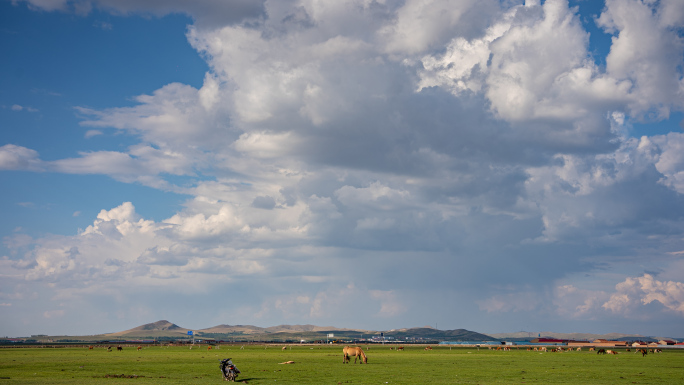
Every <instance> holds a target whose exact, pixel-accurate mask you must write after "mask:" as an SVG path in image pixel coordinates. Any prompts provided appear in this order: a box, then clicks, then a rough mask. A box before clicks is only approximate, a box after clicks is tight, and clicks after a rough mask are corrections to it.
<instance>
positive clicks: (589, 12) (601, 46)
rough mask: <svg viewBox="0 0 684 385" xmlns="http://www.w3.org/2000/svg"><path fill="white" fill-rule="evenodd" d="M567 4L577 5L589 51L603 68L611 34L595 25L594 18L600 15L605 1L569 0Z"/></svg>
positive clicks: (610, 41)
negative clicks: (587, 38) (586, 35)
mask: <svg viewBox="0 0 684 385" xmlns="http://www.w3.org/2000/svg"><path fill="white" fill-rule="evenodd" d="M569 4H570V6H571V7H578V9H579V16H580V20H581V21H582V25H583V26H584V29H585V30H586V31H587V32H589V53H590V54H591V56H592V58H593V59H594V62H595V63H596V64H597V65H598V66H600V67H602V68H605V66H606V56H607V55H608V53H609V52H610V45H611V43H612V40H611V38H612V35H611V34H608V33H606V32H605V31H604V30H603V29H602V28H600V27H599V26H598V25H596V19H597V18H598V17H599V16H600V15H601V11H603V8H604V7H605V2H604V1H602V0H570V3H569Z"/></svg>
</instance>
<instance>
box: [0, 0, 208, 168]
mask: <svg viewBox="0 0 684 385" xmlns="http://www.w3.org/2000/svg"><path fill="white" fill-rule="evenodd" d="M189 24H192V20H191V19H190V18H189V17H187V16H185V15H168V16H165V17H163V18H145V17H140V16H125V17H123V16H113V15H110V14H107V13H103V12H98V11H93V12H91V13H90V14H89V15H88V16H79V15H74V14H71V13H62V12H44V11H34V10H29V9H28V7H27V6H26V5H25V4H23V3H20V4H19V5H16V6H15V5H12V4H11V3H10V2H7V1H1V2H0V26H1V27H0V52H1V55H2V57H3V58H4V59H3V60H0V107H1V108H0V125H1V126H2V130H1V132H0V145H4V144H7V143H12V144H17V145H22V146H25V147H29V148H32V149H34V150H36V151H38V152H39V153H40V154H41V157H42V158H43V159H45V160H52V159H58V158H66V157H73V156H76V154H77V152H78V151H83V150H100V149H102V150H117V149H118V150H121V149H122V148H121V147H124V148H125V147H127V146H128V145H130V144H133V143H135V142H136V139H135V138H130V137H127V136H125V135H120V136H118V137H115V138H112V137H110V140H111V141H112V142H111V143H105V142H104V141H103V143H101V144H99V146H100V147H98V148H93V143H92V141H88V139H86V138H84V134H85V132H86V131H87V130H88V129H89V128H88V127H82V126H80V125H79V124H78V123H79V122H80V120H81V119H80V118H78V117H77V113H76V111H75V107H77V106H83V107H90V108H95V109H101V108H110V107H121V106H129V105H134V104H136V102H135V101H134V100H133V98H134V97H135V96H137V95H140V94H150V93H152V92H153V91H155V90H156V89H159V88H161V87H162V86H164V85H166V84H169V83H172V82H180V83H184V84H189V85H191V86H194V87H200V86H201V85H202V81H203V79H204V74H205V72H206V71H208V66H207V64H206V62H204V60H202V58H201V57H200V55H199V54H198V53H197V52H196V51H195V50H194V49H193V48H192V47H191V46H190V44H189V43H188V41H187V39H186V37H185V33H186V31H187V26H188V25H189ZM13 105H21V106H23V107H31V108H33V109H35V110H37V111H34V112H29V111H28V110H26V109H25V110H22V111H14V110H12V109H11V106H13Z"/></svg>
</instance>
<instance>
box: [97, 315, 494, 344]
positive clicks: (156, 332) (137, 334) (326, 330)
mask: <svg viewBox="0 0 684 385" xmlns="http://www.w3.org/2000/svg"><path fill="white" fill-rule="evenodd" d="M189 330H193V331H194V335H195V338H213V339H223V340H255V341H279V342H283V341H300V340H301V339H304V340H307V341H315V340H326V338H327V335H328V334H331V333H332V334H334V335H335V338H336V339H344V340H352V339H361V338H365V339H369V338H372V337H374V336H375V337H379V336H380V333H381V332H379V331H373V330H362V329H346V328H338V327H334V326H316V325H278V326H271V327H266V328H263V327H258V326H252V325H225V324H222V325H216V326H212V327H209V328H205V329H187V328H184V327H180V326H178V325H176V324H174V323H171V322H169V321H166V320H161V321H157V322H152V323H148V324H145V325H141V326H138V327H135V328H133V329H128V330H124V331H121V332H116V333H109V334H104V335H101V336H98V337H101V338H181V337H187V332H188V331H189ZM384 336H385V337H386V338H387V339H389V340H418V341H421V340H425V341H490V340H494V338H492V337H490V336H487V335H484V334H481V333H477V332H473V331H469V330H465V329H456V330H438V329H434V328H431V327H429V326H426V327H420V328H406V329H395V330H390V331H385V332H384Z"/></svg>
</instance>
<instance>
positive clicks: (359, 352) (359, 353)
mask: <svg viewBox="0 0 684 385" xmlns="http://www.w3.org/2000/svg"><path fill="white" fill-rule="evenodd" d="M342 353H343V354H344V355H343V356H342V363H343V364H346V363H348V362H350V361H351V356H354V363H356V359H357V358H359V359H360V360H359V364H360V363H361V362H363V363H364V364H367V363H368V358H366V355H365V354H364V353H363V349H361V348H359V347H353V348H352V347H349V346H345V347H344V349H342Z"/></svg>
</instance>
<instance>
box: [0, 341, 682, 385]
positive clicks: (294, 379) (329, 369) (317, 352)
mask: <svg viewBox="0 0 684 385" xmlns="http://www.w3.org/2000/svg"><path fill="white" fill-rule="evenodd" d="M281 347H282V345H278V346H274V345H245V346H244V349H241V347H240V346H239V345H224V346H221V347H220V349H218V350H217V349H216V347H214V349H212V350H207V348H206V347H205V346H202V347H195V348H193V349H192V350H191V349H189V348H188V347H160V346H150V347H144V348H143V349H142V350H140V351H137V350H136V349H135V348H132V347H124V349H123V351H120V352H119V351H116V349H114V351H111V352H108V351H107V350H106V349H103V348H95V349H93V350H88V349H87V348H81V347H78V348H77V347H69V348H0V378H1V379H0V385H2V384H216V383H221V374H220V371H219V366H218V363H219V359H220V358H228V357H231V358H233V362H235V364H236V365H237V367H238V368H239V369H240V370H241V371H242V373H241V374H240V377H238V381H237V382H238V383H240V382H242V383H247V384H338V385H339V384H574V385H578V384H581V385H586V384H684V351H681V350H665V351H664V352H663V353H660V354H649V355H647V356H646V357H642V356H641V354H634V353H626V352H624V351H620V354H618V355H614V356H609V355H600V356H599V355H597V354H595V353H594V352H588V351H583V352H563V353H539V352H533V351H532V352H530V351H526V350H522V349H521V350H513V351H509V352H503V351H491V350H488V349H482V348H480V349H479V350H478V349H476V348H456V347H452V348H450V347H448V346H440V347H435V348H434V349H433V350H432V351H426V350H424V349H423V347H420V346H407V347H406V350H405V351H396V350H390V349H389V347H387V346H385V347H382V346H377V345H374V346H371V348H370V350H368V351H367V355H368V364H367V365H362V364H356V365H354V364H353V360H352V363H351V364H342V346H330V345H327V346H326V345H323V346H320V345H293V346H291V347H288V348H287V349H286V350H282V349H281ZM364 347H365V346H364ZM286 361H294V362H295V363H294V364H280V363H281V362H286ZM122 374H123V375H125V376H126V377H114V375H116V376H118V375H122ZM134 376H137V377H134ZM129 377H130V378H129Z"/></svg>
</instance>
